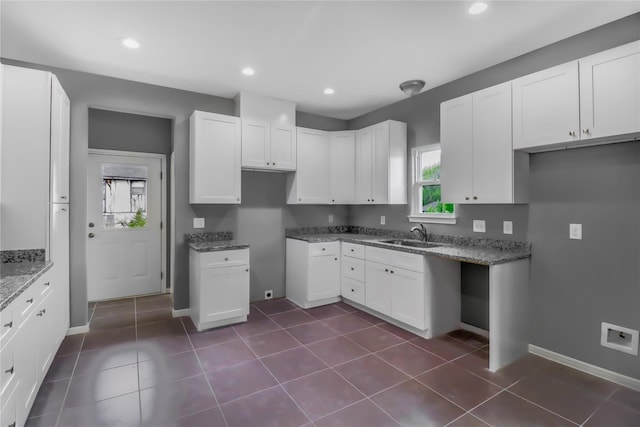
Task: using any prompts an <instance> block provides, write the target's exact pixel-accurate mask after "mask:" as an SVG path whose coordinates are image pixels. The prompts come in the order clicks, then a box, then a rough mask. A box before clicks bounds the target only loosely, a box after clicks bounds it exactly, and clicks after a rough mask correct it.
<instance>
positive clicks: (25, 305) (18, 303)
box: [11, 278, 42, 327]
mask: <svg viewBox="0 0 640 427" xmlns="http://www.w3.org/2000/svg"><path fill="white" fill-rule="evenodd" d="M40 280H42V278H40V279H39V280H37V281H36V283H33V284H32V285H31V286H29V288H27V289H26V290H25V291H24V292H23V293H21V294H20V295H18V298H16V299H15V300H13V302H12V303H11V306H12V308H13V326H14V327H16V326H17V327H20V326H21V325H22V323H23V322H24V321H25V320H26V319H27V317H29V315H30V314H31V312H33V310H34V309H35V308H36V307H37V306H38V304H39V303H40V301H41V300H42V297H41V296H40V288H41V287H42V283H41V282H40Z"/></svg>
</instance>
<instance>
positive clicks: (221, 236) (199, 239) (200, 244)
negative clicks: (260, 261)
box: [184, 231, 249, 252]
mask: <svg viewBox="0 0 640 427" xmlns="http://www.w3.org/2000/svg"><path fill="white" fill-rule="evenodd" d="M184 238H185V240H186V241H187V242H189V248H190V249H193V250H195V251H198V252H215V251H229V250H235V249H247V248H249V245H245V244H241V243H238V242H236V241H235V240H233V233H232V232H230V231H219V232H209V231H208V232H203V233H188V234H185V235H184Z"/></svg>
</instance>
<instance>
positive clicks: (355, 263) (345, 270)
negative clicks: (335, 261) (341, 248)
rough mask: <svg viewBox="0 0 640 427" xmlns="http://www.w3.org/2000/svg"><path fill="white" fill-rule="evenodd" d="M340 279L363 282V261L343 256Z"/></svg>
mask: <svg viewBox="0 0 640 427" xmlns="http://www.w3.org/2000/svg"><path fill="white" fill-rule="evenodd" d="M342 277H343V278H344V277H348V278H350V279H353V280H358V281H360V282H364V260H362V259H357V258H349V257H348V256H343V257H342Z"/></svg>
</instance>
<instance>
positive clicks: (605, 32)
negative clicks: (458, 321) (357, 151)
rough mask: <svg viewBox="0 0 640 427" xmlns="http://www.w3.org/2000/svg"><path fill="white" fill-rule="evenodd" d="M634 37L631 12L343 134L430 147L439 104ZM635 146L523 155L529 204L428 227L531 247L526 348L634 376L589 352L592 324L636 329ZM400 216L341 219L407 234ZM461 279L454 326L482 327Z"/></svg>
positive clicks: (606, 356) (638, 372) (630, 367)
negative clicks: (380, 130)
mask: <svg viewBox="0 0 640 427" xmlns="http://www.w3.org/2000/svg"><path fill="white" fill-rule="evenodd" d="M639 39H640V14H635V15H632V16H629V17H626V18H624V19H621V20H619V21H616V22H613V23H610V24H608V25H605V26H603V27H599V28H596V29H593V30H591V31H588V32H586V33H583V34H580V35H578V36H575V37H571V38H569V39H566V40H562V41H560V42H558V43H555V44H552V45H549V46H547V47H544V48H542V49H539V50H536V51H533V52H531V53H528V54H526V55H523V56H520V57H518V58H514V59H512V60H509V61H507V62H504V63H502V64H499V65H496V66H494V67H491V68H488V69H486V70H483V71H480V72H478V73H475V74H472V75H469V76H467V77H464V78H462V79H459V80H456V81H454V82H451V83H449V84H446V85H443V86H440V87H437V88H434V89H431V90H428V91H426V92H424V93H422V94H420V95H417V96H415V97H413V98H409V99H406V100H403V101H401V102H398V103H396V104H393V105H390V106H387V107H384V108H382V109H380V110H377V111H374V112H372V113H369V114H366V115H364V116H362V117H358V118H355V119H353V120H350V121H349V128H350V129H359V128H362V127H364V126H367V125H370V124H373V123H377V122H380V121H383V120H387V119H395V120H400V121H404V122H406V123H407V124H408V145H409V148H411V147H416V146H420V145H429V144H434V143H437V142H438V141H439V139H440V124H439V120H440V119H439V115H440V113H439V105H440V103H441V102H442V101H445V100H448V99H451V98H455V97H457V96H461V95H464V94H466V93H469V92H473V91H476V90H480V89H483V88H485V87H489V86H492V85H494V84H498V83H502V82H505V81H508V80H511V79H514V78H517V77H519V76H522V75H526V74H529V73H532V72H535V71H538V70H541V69H545V68H548V67H551V66H554V65H557V64H560V63H563V62H567V61H570V60H573V59H577V58H580V57H582V56H587V55H590V54H592V53H596V52H599V51H602V50H606V49H609V48H612V47H615V46H619V45H622V44H625V43H629V42H632V41H635V40H639ZM416 77H420V76H416ZM636 146H637V143H625V144H617V145H612V146H605V147H598V148H580V149H575V150H569V151H562V152H551V153H545V154H536V155H531V156H530V165H531V168H532V169H531V177H530V189H531V191H532V192H533V195H532V197H531V203H530V204H528V205H493V206H491V205H473V206H471V205H466V206H465V205H459V206H457V209H458V215H459V216H458V222H457V224H455V225H430V226H429V230H431V231H432V232H437V233H443V234H455V235H476V236H481V237H490V238H502V239H515V240H530V241H531V242H533V248H534V249H533V257H532V270H531V332H532V339H531V343H532V344H534V345H538V346H541V347H543V348H546V349H549V350H552V351H555V352H558V353H561V354H566V355H568V356H571V357H574V358H576V359H579V360H583V361H586V362H588V363H592V364H595V365H598V366H602V367H604V368H606V369H610V370H612V371H615V372H619V373H622V374H625V375H629V376H632V377H634V378H640V360H639V359H638V357H634V356H630V355H626V354H624V353H619V352H616V351H613V350H607V349H604V348H602V347H600V344H599V333H600V326H599V325H600V322H602V321H606V322H610V323H614V324H619V325H621V326H626V327H629V328H633V329H640V309H639V308H638V307H639V306H640V281H639V280H638V279H639V277H638V276H639V272H638V265H639V262H638V261H639V259H640V247H639V246H640V243H639V239H640V233H639V228H640V225H639V221H640V215H639V212H638V204H639V203H640V191H639V190H638V188H640V187H639V186H638V184H640V182H639V174H640V150H639V149H638V148H636ZM634 169H635V170H634ZM408 213H409V206H404V205H403V206H377V207H371V206H354V207H352V209H351V210H350V221H351V223H352V224H354V225H363V226H372V227H374V226H377V227H381V228H385V226H381V225H379V224H380V215H385V216H386V222H387V226H386V228H390V229H401V230H407V229H409V227H410V226H411V224H410V223H409V222H408V221H407V218H406V215H407V214H408ZM473 219H485V220H486V221H487V233H485V234H478V233H473V231H472V221H473ZM503 220H512V221H513V228H514V234H513V235H511V236H507V235H503V234H502V221H503ZM570 222H581V223H583V227H584V231H583V232H584V240H582V241H580V242H576V241H573V240H572V241H570V240H569V239H568V228H569V226H568V224H569V223H570ZM463 279H464V281H463V284H462V294H463V295H462V299H463V302H464V311H463V315H462V316H463V319H465V321H467V322H470V323H472V324H475V325H476V326H480V327H482V323H483V320H482V319H483V318H485V316H486V303H488V301H487V299H488V293H486V291H485V290H484V289H485V288H484V287H485V286H486V285H485V281H486V279H485V272H484V270H483V269H473V268H467V267H465V268H463ZM476 287H477V288H476ZM483 299H484V301H486V303H485V304H482V300H483ZM483 307H485V308H483Z"/></svg>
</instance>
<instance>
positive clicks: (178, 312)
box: [171, 308, 191, 318]
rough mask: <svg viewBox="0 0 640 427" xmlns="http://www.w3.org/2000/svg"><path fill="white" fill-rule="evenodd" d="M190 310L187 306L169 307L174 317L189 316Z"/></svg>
mask: <svg viewBox="0 0 640 427" xmlns="http://www.w3.org/2000/svg"><path fill="white" fill-rule="evenodd" d="M190 314H191V313H190V310H189V309H188V308H183V309H180V310H175V309H171V315H172V316H173V317H174V318H175V317H187V316H189V315H190Z"/></svg>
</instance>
